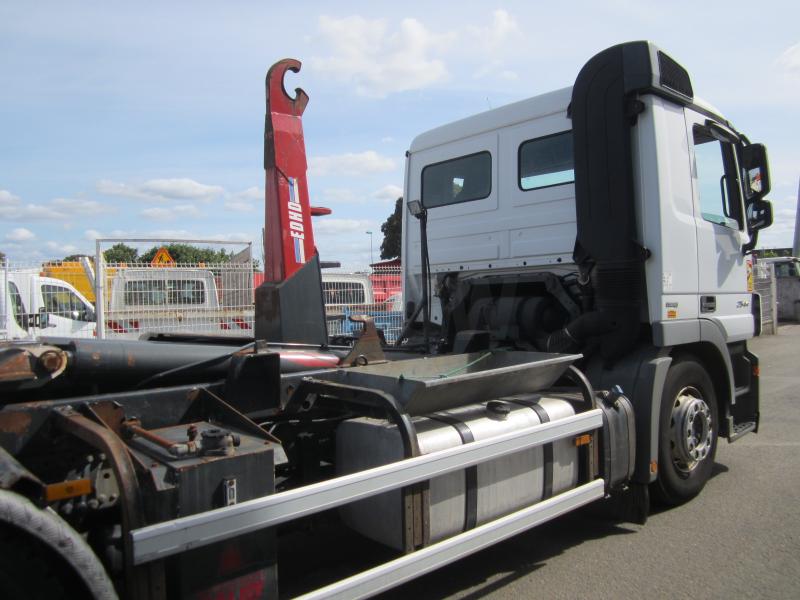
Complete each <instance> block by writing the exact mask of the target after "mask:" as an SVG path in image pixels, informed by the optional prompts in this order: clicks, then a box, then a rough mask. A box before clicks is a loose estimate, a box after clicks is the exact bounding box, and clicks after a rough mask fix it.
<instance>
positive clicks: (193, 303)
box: [98, 261, 254, 338]
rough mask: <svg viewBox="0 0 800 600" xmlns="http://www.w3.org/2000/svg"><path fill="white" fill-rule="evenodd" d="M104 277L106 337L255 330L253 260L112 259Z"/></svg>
mask: <svg viewBox="0 0 800 600" xmlns="http://www.w3.org/2000/svg"><path fill="white" fill-rule="evenodd" d="M102 281H104V289H103V292H102V294H101V295H102V296H103V311H102V314H103V329H104V331H103V335H104V336H105V337H108V338H138V337H140V336H141V335H143V334H145V333H193V334H205V335H232V336H250V335H252V334H253V319H254V310H253V298H254V296H253V266H252V263H251V262H249V261H248V262H242V263H235V262H224V263H214V264H207V263H197V264H174V265H170V266H166V267H160V266H152V265H150V264H149V263H109V264H106V265H104V266H103V268H102ZM98 314H100V311H98ZM98 325H99V324H98Z"/></svg>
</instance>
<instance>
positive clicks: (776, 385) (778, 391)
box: [384, 325, 800, 599]
mask: <svg viewBox="0 0 800 600" xmlns="http://www.w3.org/2000/svg"><path fill="white" fill-rule="evenodd" d="M750 348H751V349H752V350H753V351H754V352H755V353H756V354H758V355H759V357H760V359H761V374H762V376H761V426H760V429H759V433H758V434H757V435H753V434H750V435H747V436H745V437H744V438H742V439H740V440H739V441H738V442H736V443H734V444H728V443H727V442H725V441H721V442H720V445H719V448H718V451H717V457H716V462H717V464H716V467H715V469H714V475H713V477H712V479H711V480H710V481H709V483H708V484H707V486H706V488H705V489H704V490H703V493H702V494H701V495H700V496H699V497H698V498H696V499H695V500H693V501H691V502H689V503H688V504H686V505H684V506H681V507H679V508H673V509H671V510H663V511H660V512H656V513H655V514H651V516H650V518H649V520H648V522H647V524H646V525H644V526H638V525H629V524H615V523H613V522H611V521H609V520H604V519H598V518H597V516H596V515H595V514H591V513H592V512H593V511H584V512H581V513H577V514H572V515H567V516H566V517H563V518H561V519H558V520H556V521H553V522H551V523H548V524H546V525H544V526H542V527H539V528H537V529H532V530H530V531H528V532H527V533H524V534H522V535H519V536H517V537H515V538H512V539H511V540H508V541H506V542H504V543H503V544H499V545H497V546H494V547H492V548H489V549H487V550H485V551H483V552H480V553H478V554H475V555H473V556H471V557H468V558H466V559H463V560H461V561H459V562H458V563H455V564H452V565H450V566H448V567H445V568H443V569H440V570H439V571H437V572H435V573H432V574H430V575H427V576H424V577H422V578H420V579H417V580H415V581H413V582H411V583H409V584H406V585H404V586H402V587H400V588H397V589H396V590H393V591H392V592H389V593H387V594H385V595H384V597H385V598H397V599H400V598H405V599H407V598H414V599H419V598H453V599H455V598H459V599H476V598H504V599H505V598H631V597H638V598H663V597H671V598H683V597H690V596H691V597H695V598H704V599H709V598H798V597H800V325H787V326H783V327H781V328H780V332H779V334H778V335H777V336H764V337H761V338H758V339H756V340H754V341H752V342H751V343H750Z"/></svg>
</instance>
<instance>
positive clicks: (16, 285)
mask: <svg viewBox="0 0 800 600" xmlns="http://www.w3.org/2000/svg"><path fill="white" fill-rule="evenodd" d="M0 285H2V293H0V316H2V327H0V330H2V332H3V333H2V335H0V339H11V340H13V339H26V338H33V337H36V336H38V335H51V336H52V335H57V336H65V337H88V338H91V337H94V336H95V334H96V324H95V314H94V307H93V306H92V305H91V303H90V302H89V301H88V300H87V299H86V298H85V297H84V296H83V294H81V293H80V292H79V291H78V290H77V289H75V288H74V287H73V286H72V285H70V284H69V283H66V282H65V281H62V280H61V279H56V278H53V277H46V276H44V275H42V274H40V271H39V270H38V269H28V270H22V271H14V272H10V271H9V272H4V273H3V274H2V275H0Z"/></svg>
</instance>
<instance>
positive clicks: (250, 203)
mask: <svg viewBox="0 0 800 600" xmlns="http://www.w3.org/2000/svg"><path fill="white" fill-rule="evenodd" d="M263 199H264V190H263V188H259V187H256V186H253V187H249V188H247V189H246V190H242V191H241V192H236V193H235V194H231V195H230V196H228V198H227V199H226V200H225V204H224V206H225V208H226V209H228V210H230V211H233V212H240V213H251V212H255V211H256V209H257V208H259V205H258V204H257V202H258V201H259V200H263Z"/></svg>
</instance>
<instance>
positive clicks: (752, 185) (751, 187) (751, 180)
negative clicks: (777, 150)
mask: <svg viewBox="0 0 800 600" xmlns="http://www.w3.org/2000/svg"><path fill="white" fill-rule="evenodd" d="M741 162H742V169H743V170H744V173H743V175H744V181H743V182H742V183H743V185H744V193H745V200H746V201H747V200H760V199H761V198H763V197H764V196H766V195H767V194H768V193H769V190H770V179H769V161H768V160H767V149H766V148H765V147H764V145H763V144H749V145H747V146H744V148H742V156H741ZM748 212H749V209H748ZM770 214H771V213H770ZM770 222H771V221H770ZM762 229H763V228H762Z"/></svg>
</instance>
